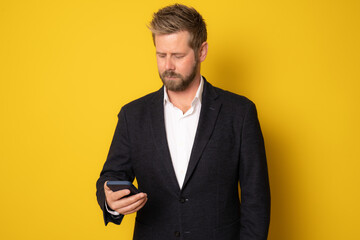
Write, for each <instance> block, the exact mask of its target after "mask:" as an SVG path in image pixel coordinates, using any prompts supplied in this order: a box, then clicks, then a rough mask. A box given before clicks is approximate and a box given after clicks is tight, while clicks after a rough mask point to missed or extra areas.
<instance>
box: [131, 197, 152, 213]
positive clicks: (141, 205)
mask: <svg viewBox="0 0 360 240" xmlns="http://www.w3.org/2000/svg"><path fill="white" fill-rule="evenodd" d="M147 200H148V198H145V201H143V202H142V203H141V204H140V206H138V207H137V208H135V209H134V210H133V211H132V213H133V212H137V211H139V210H140V209H141V208H143V207H144V206H145V204H146V202H147ZM127 214H129V213H127Z"/></svg>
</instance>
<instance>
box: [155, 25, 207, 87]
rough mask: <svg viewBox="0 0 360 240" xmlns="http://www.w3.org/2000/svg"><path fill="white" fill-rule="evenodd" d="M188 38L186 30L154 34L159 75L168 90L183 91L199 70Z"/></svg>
mask: <svg viewBox="0 0 360 240" xmlns="http://www.w3.org/2000/svg"><path fill="white" fill-rule="evenodd" d="M189 38H190V34H189V32H187V31H181V32H177V33H172V34H164V35H156V36H155V47H156V60H157V66H158V70H159V75H160V78H161V80H162V81H163V83H164V85H165V86H166V88H167V89H168V90H170V91H174V92H179V91H184V90H185V89H186V88H187V87H188V86H189V85H190V84H191V83H192V82H193V80H194V79H195V76H197V73H198V72H199V71H200V69H199V63H198V61H196V58H195V53H194V50H193V49H192V48H191V47H190V46H189Z"/></svg>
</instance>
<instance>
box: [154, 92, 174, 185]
mask: <svg viewBox="0 0 360 240" xmlns="http://www.w3.org/2000/svg"><path fill="white" fill-rule="evenodd" d="M150 104H151V106H150V115H151V117H150V119H151V129H152V134H153V136H154V142H155V145H156V148H157V150H158V151H159V152H160V156H162V158H161V159H159V161H160V162H161V163H162V166H163V167H165V169H166V172H167V174H168V176H169V183H170V184H172V186H173V187H174V188H173V189H176V190H177V192H178V191H180V186H179V184H178V182H177V179H176V175H175V171H174V167H173V164H172V161H171V155H170V151H169V146H168V142H167V137H166V129H165V120H164V118H165V117H164V87H162V88H161V89H160V90H159V91H158V92H157V93H156V95H155V97H154V98H153V101H152V102H151V103H150Z"/></svg>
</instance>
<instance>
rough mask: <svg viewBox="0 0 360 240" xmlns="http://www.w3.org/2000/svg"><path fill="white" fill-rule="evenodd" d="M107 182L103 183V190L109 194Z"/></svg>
mask: <svg viewBox="0 0 360 240" xmlns="http://www.w3.org/2000/svg"><path fill="white" fill-rule="evenodd" d="M107 182H108V181H106V182H105V183H104V190H105V191H107V192H109V191H111V189H110V188H109V187H108V185H107ZM111 192H112V191H111Z"/></svg>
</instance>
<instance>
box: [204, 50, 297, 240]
mask: <svg viewBox="0 0 360 240" xmlns="http://www.w3.org/2000/svg"><path fill="white" fill-rule="evenodd" d="M224 45H228V46H229V44H224ZM224 45H223V46H224ZM224 48H225V49H224ZM224 48H223V49H217V52H216V53H214V55H216V57H215V60H214V62H210V64H211V66H215V67H213V68H211V69H206V70H207V72H208V73H210V74H209V75H210V76H211V79H209V81H210V82H211V83H212V84H213V85H215V86H218V87H220V88H222V89H225V90H229V91H231V92H234V93H237V94H240V95H244V96H246V97H248V98H250V99H251V100H253V101H254V102H255V103H256V105H257V106H258V109H259V108H260V106H259V103H258V102H257V101H256V99H253V96H256V95H258V94H256V90H257V88H258V87H259V86H260V85H261V84H262V83H263V82H264V81H267V79H263V78H264V77H263V74H258V73H259V72H260V73H264V72H265V70H263V69H261V68H262V67H263V66H266V63H265V64H264V63H261V62H260V61H259V60H258V59H257V56H256V53H251V52H248V51H241V50H236V49H232V48H227V49H226V47H224ZM270 84H271V83H270ZM284 101H285V100H284ZM267 106H270V107H271V103H268V104H267ZM269 112H271V111H269ZM259 115H261V116H262V117H261V118H260V123H261V127H262V131H263V135H264V139H265V147H266V153H267V161H268V169H269V178H270V188H271V222H270V230H269V238H268V239H270V240H288V239H296V238H297V235H298V231H299V230H297V229H298V226H297V216H299V214H300V215H301V207H299V206H296V202H299V199H296V193H297V189H298V187H299V184H301V183H298V179H297V177H296V169H293V168H294V164H290V162H289V161H291V159H292V157H291V156H292V155H293V154H294V150H292V149H291V145H290V144H291V143H289V141H288V139H289V136H286V135H285V134H284V133H288V134H291V129H289V130H288V131H287V130H286V129H283V126H281V121H277V119H276V117H277V116H264V113H261V114H259ZM265 119H271V120H270V121H266V120H265ZM264 120H265V121H264ZM279 122H280V123H279Z"/></svg>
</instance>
